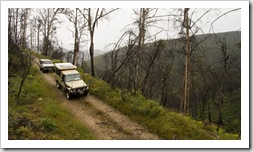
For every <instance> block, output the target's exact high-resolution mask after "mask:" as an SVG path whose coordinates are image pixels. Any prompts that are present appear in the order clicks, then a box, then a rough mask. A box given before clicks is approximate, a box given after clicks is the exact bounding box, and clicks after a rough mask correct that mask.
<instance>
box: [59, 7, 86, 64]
mask: <svg viewBox="0 0 253 152" xmlns="http://www.w3.org/2000/svg"><path fill="white" fill-rule="evenodd" d="M61 12H62V13H63V14H65V15H66V17H67V18H68V20H69V21H70V22H71V23H73V24H74V31H71V32H72V34H73V35H74V57H73V64H74V65H77V63H78V55H79V50H80V43H81V42H83V41H82V37H83V36H84V35H85V29H86V27H87V22H86V21H85V20H84V19H83V16H82V15H81V14H80V11H79V8H75V9H70V8H68V9H62V10H61Z"/></svg>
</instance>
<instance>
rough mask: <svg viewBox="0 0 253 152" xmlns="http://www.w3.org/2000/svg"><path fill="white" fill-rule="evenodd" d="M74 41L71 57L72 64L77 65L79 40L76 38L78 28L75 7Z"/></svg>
mask: <svg viewBox="0 0 253 152" xmlns="http://www.w3.org/2000/svg"><path fill="white" fill-rule="evenodd" d="M74 25H75V40H74V41H75V42H74V57H73V64H74V65H77V63H78V53H79V40H78V28H77V8H76V15H75V23H74Z"/></svg>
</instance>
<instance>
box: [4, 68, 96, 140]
mask: <svg viewBox="0 0 253 152" xmlns="http://www.w3.org/2000/svg"><path fill="white" fill-rule="evenodd" d="M44 81H45V80H44V79H43V77H42V76H41V73H40V72H39V71H38V69H37V68H35V67H32V68H31V71H30V74H29V76H28V78H27V81H26V82H25V84H24V89H23V91H22V95H21V96H22V98H21V99H22V100H21V101H22V104H18V105H16V104H15V94H16V92H17V91H16V89H17V86H16V85H17V84H18V82H19V78H15V79H12V80H11V82H12V83H11V86H9V89H8V92H9V97H8V99H9V100H8V102H9V107H8V112H9V114H8V136H9V139H14V140H24V139H32V140H46V139H47V140H48V139H52V140H64V139H68V140H74V139H82V140H84V139H95V136H94V135H93V134H92V133H91V132H89V130H88V129H87V127H85V126H84V125H83V124H81V123H80V122H79V121H78V120H76V118H75V117H73V116H72V114H71V113H70V112H69V111H68V110H67V109H66V107H64V106H63V105H62V104H61V101H60V100H59V99H58V98H57V97H56V96H55V93H54V91H53V88H52V87H51V86H49V85H48V84H47V83H45V82H44Z"/></svg>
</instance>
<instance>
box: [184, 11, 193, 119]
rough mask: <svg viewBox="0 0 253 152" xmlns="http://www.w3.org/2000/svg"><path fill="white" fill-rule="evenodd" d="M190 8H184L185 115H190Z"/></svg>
mask: <svg viewBox="0 0 253 152" xmlns="http://www.w3.org/2000/svg"><path fill="white" fill-rule="evenodd" d="M188 11H189V8H185V9H184V26H185V29H186V36H185V39H186V40H185V41H186V46H185V71H184V80H183V82H184V86H183V91H184V93H183V102H182V112H183V115H185V116H189V114H190V57H191V48H190V36H189V30H190V25H189V18H188Z"/></svg>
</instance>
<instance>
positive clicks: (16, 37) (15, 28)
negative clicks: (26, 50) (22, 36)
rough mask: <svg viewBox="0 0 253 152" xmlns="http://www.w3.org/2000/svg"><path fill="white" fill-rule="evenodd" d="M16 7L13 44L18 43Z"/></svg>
mask: <svg viewBox="0 0 253 152" xmlns="http://www.w3.org/2000/svg"><path fill="white" fill-rule="evenodd" d="M18 15H19V13H18V8H16V22H15V26H14V38H15V44H17V43H18Z"/></svg>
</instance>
